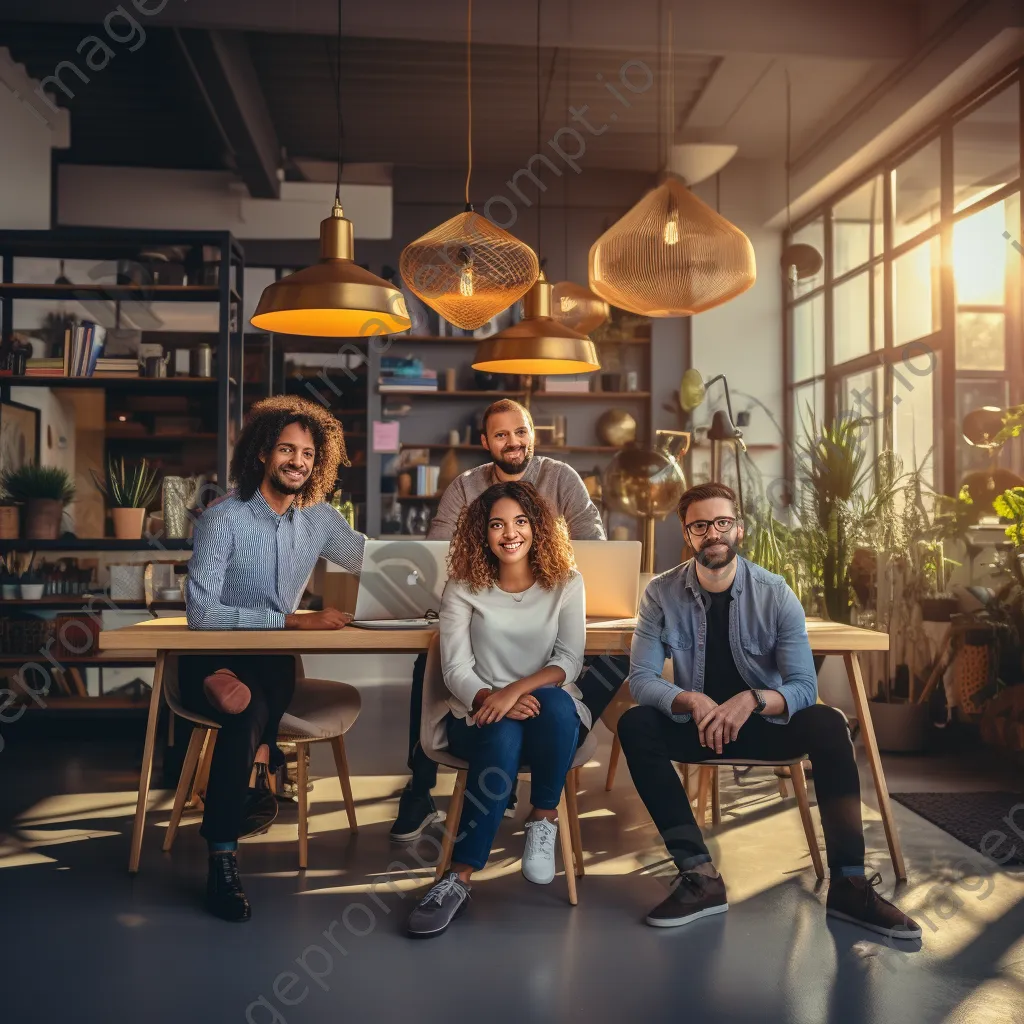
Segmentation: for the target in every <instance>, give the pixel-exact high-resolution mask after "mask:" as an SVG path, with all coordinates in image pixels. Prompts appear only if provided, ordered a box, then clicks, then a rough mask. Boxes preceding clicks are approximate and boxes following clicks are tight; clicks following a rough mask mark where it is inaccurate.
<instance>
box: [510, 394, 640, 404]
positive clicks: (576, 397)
mask: <svg viewBox="0 0 1024 1024" xmlns="http://www.w3.org/2000/svg"><path fill="white" fill-rule="evenodd" d="M530 397H531V398H558V399H563V398H567V399H569V400H570V401H591V402H602V401H603V402H607V401H609V400H611V401H617V402H622V401H628V400H629V399H636V400H637V401H640V400H642V399H648V398H650V397H651V393H650V391H534V392H533V393H532V394H531V396H530Z"/></svg>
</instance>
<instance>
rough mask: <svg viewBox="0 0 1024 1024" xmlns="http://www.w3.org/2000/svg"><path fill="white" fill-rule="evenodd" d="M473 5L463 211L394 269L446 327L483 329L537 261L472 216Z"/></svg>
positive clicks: (516, 295)
mask: <svg viewBox="0 0 1024 1024" xmlns="http://www.w3.org/2000/svg"><path fill="white" fill-rule="evenodd" d="M472 46H473V0H467V11H466V96H467V117H468V130H467V133H466V148H467V150H468V163H467V168H466V209H465V211H464V212H463V213H460V214H457V215H456V216H454V217H452V218H451V219H450V220H446V221H445V222H444V223H443V224H439V225H438V226H437V227H436V228H434V229H433V230H432V231H428V232H427V233H426V234H425V235H423V236H421V237H420V238H417V239H416V241H415V242H410V243H409V244H408V245H407V246H406V247H405V249H403V250H402V256H401V259H400V261H399V268H400V269H401V271H402V279H403V280H404V281H405V283H406V284H407V285H408V286H409V289H410V290H411V291H412V292H413V293H414V294H415V295H416V296H418V297H419V298H420V299H422V300H423V301H424V302H425V303H426V304H427V305H428V306H430V308H431V309H433V310H434V311H435V312H437V313H439V314H440V315H441V316H443V317H444V319H445V320H447V321H448V322H449V323H453V324H455V325H456V326H457V327H461V328H463V329H464V330H467V331H474V330H476V329H477V328H478V327H482V326H483V325H484V324H485V323H487V321H488V320H490V319H491V318H492V317H494V316H497V315H498V314H499V313H500V312H502V310H505V309H508V307H509V306H511V305H512V303H514V302H517V301H518V300H519V299H521V298H522V297H523V296H524V295H525V294H526V292H527V290H528V289H529V288H530V285H532V284H533V282H534V281H536V280H537V274H538V273H539V271H540V264H539V263H538V261H537V255H536V253H534V251H533V250H532V249H531V248H530V247H529V246H528V245H526V244H524V243H523V242H521V241H519V239H518V238H516V237H515V236H514V235H510V234H509V233H508V232H507V231H506V230H505V229H504V228H500V227H498V225H497V224H492V223H491V222H490V221H489V220H487V218H486V217H481V216H480V215H479V214H478V213H474V212H473V206H472V204H471V203H470V201H469V185H470V179H471V178H472V175H473V57H472Z"/></svg>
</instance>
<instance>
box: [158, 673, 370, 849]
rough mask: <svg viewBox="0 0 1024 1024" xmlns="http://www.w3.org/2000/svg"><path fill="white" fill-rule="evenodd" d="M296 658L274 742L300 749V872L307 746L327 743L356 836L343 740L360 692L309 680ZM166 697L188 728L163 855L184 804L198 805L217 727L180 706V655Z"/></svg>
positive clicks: (305, 837)
mask: <svg viewBox="0 0 1024 1024" xmlns="http://www.w3.org/2000/svg"><path fill="white" fill-rule="evenodd" d="M295 659H296V682H295V695H294V696H293V697H292V702H291V704H289V705H288V711H287V712H286V713H285V715H284V717H283V718H282V719H281V725H280V728H279V729H278V733H277V736H278V740H280V741H283V742H287V743H294V744H296V746H297V747H298V755H299V757H298V778H297V783H298V785H297V789H298V802H299V867H300V868H305V867H306V866H307V862H308V851H309V794H308V791H307V782H308V779H307V774H306V749H305V748H306V747H307V746H308V745H309V744H311V743H321V742H328V743H330V744H331V750H332V752H333V753H334V763H335V766H336V768H337V771H338V779H339V781H340V782H341V792H342V796H343V797H344V801H345V811H346V813H347V815H348V827H349V831H350V832H351V833H352V834H353V835H354V834H355V833H356V832H357V831H358V828H357V825H356V811H355V801H354V800H353V798H352V783H351V780H350V778H349V770H348V758H347V757H346V754H345V740H344V735H345V733H347V732H348V731H349V729H351V728H352V726H353V725H354V724H355V721H356V719H357V718H358V717H359V710H360V706H361V700H360V697H359V691H358V690H357V689H356V688H355V687H354V686H350V685H349V684H348V683H339V682H335V681H334V680H330V679H309V678H306V677H305V676H303V675H302V659H301V657H299V656H298V655H296V656H295ZM164 696H165V698H166V700H167V704H168V706H169V707H170V709H171V711H173V712H174V714H176V715H178V717H179V718H183V719H185V720H186V721H189V722H191V723H192V736H191V737H190V739H189V744H188V750H187V751H186V753H185V761H184V763H183V764H182V766H181V776H180V777H179V779H178V788H177V790H176V791H175V793H174V804H173V807H172V809H171V820H170V823H169V824H168V826H167V835H166V836H165V837H164V845H163V849H164V851H165V852H166V851H168V850H170V849H171V847H172V846H173V845H174V840H175V838H176V837H177V834H178V826H179V824H180V823H181V816H182V814H183V813H184V810H185V807H186V805H189V806H192V805H194V804H195V803H196V802H197V801H196V791H197V790H198V789H199V788H200V786H202V785H203V782H204V780H205V776H206V775H208V774H209V765H210V760H211V758H212V756H213V746H214V743H216V741H217V730H218V729H219V728H220V726H219V725H218V723H217V722H215V721H213V719H210V718H205V717H204V716H203V715H200V714H197V713H196V712H194V711H190V710H189V709H188V708H186V707H185V706H184V705H183V704H182V703H181V697H180V694H179V691H178V656H177V655H174V654H169V655H168V656H167V661H166V663H165V667H164Z"/></svg>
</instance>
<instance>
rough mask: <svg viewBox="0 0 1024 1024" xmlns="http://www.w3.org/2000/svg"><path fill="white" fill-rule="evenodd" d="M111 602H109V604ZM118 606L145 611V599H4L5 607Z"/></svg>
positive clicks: (52, 596)
mask: <svg viewBox="0 0 1024 1024" xmlns="http://www.w3.org/2000/svg"><path fill="white" fill-rule="evenodd" d="M108 602H109V604H108ZM168 603H169V604H176V603H179V602H168ZM111 604H113V605H115V606H116V608H117V610H118V611H133V612H134V611H145V610H146V602H145V601H115V600H114V599H113V598H112V597H109V596H108V595H106V594H90V595H88V596H86V597H83V596H82V595H81V594H47V595H46V596H45V597H40V598H38V599H37V600H35V601H33V600H31V599H29V598H25V597H15V598H12V599H6V598H5V599H4V600H3V607H4V608H46V609H48V610H51V611H52V610H53V609H54V608H68V609H71V610H74V609H76V608H88V607H90V606H91V607H92V610H93V611H110V610H112V609H111V608H110V605H111Z"/></svg>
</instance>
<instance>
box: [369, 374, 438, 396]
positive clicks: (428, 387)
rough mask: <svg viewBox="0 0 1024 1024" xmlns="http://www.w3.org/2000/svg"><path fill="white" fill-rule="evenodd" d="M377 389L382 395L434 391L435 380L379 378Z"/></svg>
mask: <svg viewBox="0 0 1024 1024" xmlns="http://www.w3.org/2000/svg"><path fill="white" fill-rule="evenodd" d="M377 387H378V390H379V391H380V392H381V393H382V394H386V393H387V392H388V391H436V390H437V378H436V377H435V378H433V380H431V379H430V378H428V377H408V378H390V377H381V378H380V380H379V381H378V385H377Z"/></svg>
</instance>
